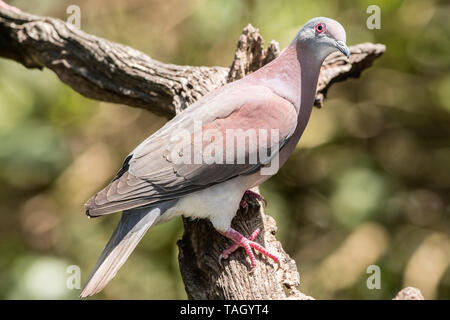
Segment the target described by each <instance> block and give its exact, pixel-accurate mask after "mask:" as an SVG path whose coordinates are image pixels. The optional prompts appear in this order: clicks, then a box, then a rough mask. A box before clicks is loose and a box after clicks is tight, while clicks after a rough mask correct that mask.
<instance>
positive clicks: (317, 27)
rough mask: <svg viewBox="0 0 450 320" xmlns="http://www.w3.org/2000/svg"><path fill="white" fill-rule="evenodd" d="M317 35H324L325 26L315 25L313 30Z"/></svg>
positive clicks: (322, 24)
mask: <svg viewBox="0 0 450 320" xmlns="http://www.w3.org/2000/svg"><path fill="white" fill-rule="evenodd" d="M314 29H315V30H316V32H317V33H324V32H325V24H324V23H318V24H316V27H315V28H314Z"/></svg>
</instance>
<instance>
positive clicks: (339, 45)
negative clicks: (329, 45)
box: [335, 40, 350, 58]
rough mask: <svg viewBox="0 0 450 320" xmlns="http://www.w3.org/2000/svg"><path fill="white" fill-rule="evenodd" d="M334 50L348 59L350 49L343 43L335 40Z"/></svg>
mask: <svg viewBox="0 0 450 320" xmlns="http://www.w3.org/2000/svg"><path fill="white" fill-rule="evenodd" d="M335 45H336V48H337V49H338V50H339V51H340V52H342V53H343V54H345V56H346V57H347V58H350V49H349V48H348V47H347V45H346V44H345V42H344V41H340V40H336V42H335Z"/></svg>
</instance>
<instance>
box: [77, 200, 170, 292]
mask: <svg viewBox="0 0 450 320" xmlns="http://www.w3.org/2000/svg"><path fill="white" fill-rule="evenodd" d="M162 213H163V212H161V208H160V207H153V208H139V209H133V210H128V211H124V212H123V214H122V218H121V219H120V221H119V224H118V226H117V228H116V230H115V231H114V233H113V235H112V237H111V239H110V240H109V242H108V244H107V245H106V247H105V249H104V250H103V252H102V254H101V256H100V258H99V259H98V261H97V264H96V265H95V267H94V270H93V271H92V273H91V275H90V276H89V279H88V281H87V282H86V284H85V286H84V288H83V290H82V291H81V294H80V298H84V297H87V296H91V295H93V294H96V293H98V292H100V291H101V290H102V289H103V288H104V287H105V286H106V285H107V284H108V282H109V281H110V280H111V279H112V278H114V276H115V275H116V273H117V271H119V269H120V267H122V265H123V264H124V263H125V261H126V260H127V259H128V257H129V256H130V254H131V252H133V250H134V248H135V247H136V245H137V244H138V243H139V241H140V240H141V239H142V237H143V236H144V234H145V233H146V232H147V230H148V229H149V228H150V227H151V226H152V225H153V224H154V223H155V221H156V219H157V218H158V217H159V216H160V215H161V214H162Z"/></svg>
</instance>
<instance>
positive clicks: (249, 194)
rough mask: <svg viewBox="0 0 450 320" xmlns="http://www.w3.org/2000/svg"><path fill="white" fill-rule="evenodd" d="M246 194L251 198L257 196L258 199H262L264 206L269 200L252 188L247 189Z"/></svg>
mask: <svg viewBox="0 0 450 320" xmlns="http://www.w3.org/2000/svg"><path fill="white" fill-rule="evenodd" d="M244 195H245V196H247V197H250V198H255V199H256V200H258V201H261V202H262V203H263V206H264V208H265V207H267V200H266V199H265V198H264V197H263V196H262V195H260V194H259V193H257V192H255V191H252V190H247V191H245V193H244ZM241 202H242V201H241Z"/></svg>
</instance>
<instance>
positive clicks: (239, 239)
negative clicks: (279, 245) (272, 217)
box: [219, 228, 280, 271]
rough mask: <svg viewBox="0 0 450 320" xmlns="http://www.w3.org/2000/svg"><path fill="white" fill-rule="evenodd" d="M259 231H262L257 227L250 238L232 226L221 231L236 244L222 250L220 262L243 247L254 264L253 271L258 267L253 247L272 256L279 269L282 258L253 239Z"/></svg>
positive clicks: (267, 255)
mask: <svg viewBox="0 0 450 320" xmlns="http://www.w3.org/2000/svg"><path fill="white" fill-rule="evenodd" d="M259 231H260V230H259V228H258V229H256V230H255V231H253V233H252V234H251V235H250V237H248V238H246V237H244V236H243V235H242V234H240V233H239V232H237V231H236V230H234V229H232V228H230V229H229V230H228V231H226V232H220V233H221V234H223V235H224V236H225V237H227V238H229V239H231V240H233V241H234V244H233V245H232V246H231V247H229V248H228V249H226V250H225V251H224V252H222V254H221V255H220V256H219V263H221V260H222V259H227V258H228V256H229V255H230V254H231V253H232V252H234V251H235V250H236V249H237V248H239V247H243V248H244V249H245V252H247V255H248V257H249V258H250V263H251V265H252V271H253V269H254V268H255V267H256V258H255V254H254V253H253V250H252V248H253V249H255V250H257V251H259V252H260V253H262V254H263V255H265V256H266V257H269V258H271V259H272V260H273V261H275V262H276V264H277V265H278V269H279V268H280V259H279V258H278V257H277V256H276V255H274V254H272V253H271V252H269V251H268V250H267V249H266V248H264V247H263V246H262V245H260V244H259V243H256V242H254V241H253V240H254V239H255V238H256V237H257V236H258V234H259Z"/></svg>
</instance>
